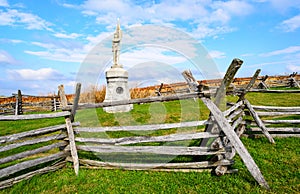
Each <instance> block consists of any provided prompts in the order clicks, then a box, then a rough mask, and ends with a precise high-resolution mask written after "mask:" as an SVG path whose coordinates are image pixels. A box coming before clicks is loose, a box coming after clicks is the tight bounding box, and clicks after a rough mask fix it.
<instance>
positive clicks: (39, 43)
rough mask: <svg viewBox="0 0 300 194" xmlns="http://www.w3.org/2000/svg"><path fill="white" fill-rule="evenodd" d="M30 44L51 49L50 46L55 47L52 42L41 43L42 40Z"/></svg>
mask: <svg viewBox="0 0 300 194" xmlns="http://www.w3.org/2000/svg"><path fill="white" fill-rule="evenodd" d="M31 44H32V45H35V46H39V47H42V48H46V49H51V48H54V47H55V45H53V44H49V43H42V42H31Z"/></svg>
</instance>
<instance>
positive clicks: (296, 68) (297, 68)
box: [286, 64, 300, 72]
mask: <svg viewBox="0 0 300 194" xmlns="http://www.w3.org/2000/svg"><path fill="white" fill-rule="evenodd" d="M286 68H287V69H288V71H292V72H300V65H292V64H289V65H287V66H286Z"/></svg>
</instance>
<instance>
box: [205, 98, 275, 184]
mask: <svg viewBox="0 0 300 194" xmlns="http://www.w3.org/2000/svg"><path fill="white" fill-rule="evenodd" d="M201 100H202V101H203V102H204V104H205V105H206V106H207V108H209V110H210V111H211V114H212V115H213V116H214V118H215V119H214V122H215V123H217V125H218V126H219V128H220V129H222V131H223V132H224V133H225V135H226V137H227V138H228V140H229V141H230V142H231V144H232V146H233V147H234V148H235V150H236V151H237V153H238V154H239V155H240V157H241V159H242V160H243V162H244V164H245V165H246V167H247V169H248V170H249V172H250V173H251V175H252V176H253V177H254V179H255V180H256V181H257V182H258V183H259V184H260V185H261V186H263V187H265V188H266V189H269V188H270V187H269V185H268V183H267V181H266V180H265V179H264V177H263V175H262V173H261V172H260V170H259V168H258V166H257V165H256V163H255V162H254V160H253V158H252V157H251V155H250V154H249V152H248V150H247V149H246V147H245V146H244V144H243V143H242V141H241V140H240V138H239V137H238V136H237V134H236V133H235V132H234V130H233V128H232V127H231V126H230V124H229V123H228V121H227V120H226V119H225V116H224V115H223V113H222V112H221V111H220V109H219V108H218V107H217V106H216V105H215V104H214V103H213V102H212V101H211V100H210V99H208V98H203V97H202V98H201Z"/></svg>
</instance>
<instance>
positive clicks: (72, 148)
mask: <svg viewBox="0 0 300 194" xmlns="http://www.w3.org/2000/svg"><path fill="white" fill-rule="evenodd" d="M77 86H78V85H77ZM80 86H81V85H79V86H78V87H77V88H79V95H80ZM77 88H76V93H78V92H77ZM58 93H59V96H60V100H61V105H62V107H66V106H67V105H68V103H67V97H66V95H65V90H64V86H63V85H60V86H58ZM75 99H76V97H75ZM75 99H74V101H75ZM78 100H79V97H78ZM78 100H76V101H75V102H77V103H78ZM73 106H74V105H73ZM75 106H76V107H75V108H77V106H78V104H77V105H75ZM72 111H73V112H74V113H75V111H76V109H74V110H73V108H72V110H71V115H70V116H67V117H65V122H66V127H67V133H68V138H69V145H70V151H71V157H72V161H73V168H74V171H75V174H76V175H78V172H79V160H78V154H77V148H76V144H75V135H74V130H73V127H72V118H73V117H72Z"/></svg>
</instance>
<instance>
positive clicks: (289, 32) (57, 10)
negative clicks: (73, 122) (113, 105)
mask: <svg viewBox="0 0 300 194" xmlns="http://www.w3.org/2000/svg"><path fill="white" fill-rule="evenodd" d="M117 18H120V21H121V27H122V30H123V39H122V41H123V43H124V45H122V48H124V49H125V48H127V49H125V50H122V54H121V56H120V61H121V63H122V64H123V65H124V68H125V69H127V70H128V71H129V75H130V74H132V77H130V78H129V80H130V82H131V86H141V85H147V83H148V84H149V83H159V82H165V83H168V82H174V81H180V79H182V78H181V77H180V72H181V71H182V70H184V69H192V70H193V65H192V64H191V60H188V59H190V58H193V54H189V53H193V52H196V51H195V50H197V49H199V47H193V48H191V47H186V45H187V43H188V42H189V41H197V42H198V43H199V44H201V45H202V46H203V48H205V50H206V51H207V53H208V54H209V56H210V58H211V59H212V60H213V61H214V62H215V64H216V68H212V69H209V71H211V73H212V72H213V73H214V75H215V76H216V77H218V76H221V75H222V74H224V72H225V71H226V69H227V67H228V65H229V64H230V62H231V61H232V59H233V58H235V57H238V58H240V59H242V60H243V61H244V64H243V66H242V68H241V69H240V71H239V73H238V75H237V76H238V77H245V76H251V75H252V74H253V73H254V72H255V70H256V69H258V68H260V69H262V73H261V75H265V74H268V75H282V74H289V73H292V72H294V71H298V72H300V38H299V37H300V1H296V0H245V1H238V0H228V1H212V0H195V1H193V0H153V1H146V0H140V1H132V0H72V1H71V0H43V1H40V0H23V1H20V0H0V31H1V33H0V74H1V76H0V85H1V87H0V95H11V93H15V92H16V91H17V90H18V89H21V90H22V91H23V93H25V94H32V95H39V94H43V95H45V94H48V93H53V92H56V91H57V86H58V85H59V84H64V85H65V87H66V89H67V92H69V93H70V92H72V91H73V87H74V83H75V82H76V81H78V76H79V77H80V75H79V74H81V73H82V71H83V70H88V71H90V72H93V73H94V74H97V80H96V81H95V80H93V81H94V82H96V84H97V83H98V84H100V85H101V84H104V83H105V77H104V76H103V72H104V70H105V69H107V68H109V66H110V65H109V63H108V64H104V66H103V67H101V68H99V67H98V66H97V67H95V65H97V61H99V59H98V58H97V59H96V58H95V60H94V61H93V65H92V66H89V65H88V63H89V62H88V61H89V60H87V58H89V56H90V58H89V59H91V58H92V57H91V56H92V55H91V52H93V50H94V51H97V52H95V53H94V55H93V56H96V55H103V53H104V52H107V51H110V52H107V55H109V57H111V55H112V53H111V37H112V34H113V32H114V30H115V26H116V22H117ZM149 24H151V25H157V26H164V27H168V28H169V29H170V31H168V30H165V31H163V33H161V31H158V30H157V29H154V28H152V30H151V29H148V30H146V31H143V30H141V29H144V28H141V26H145V25H149ZM126 29H129V30H126ZM130 29H131V31H130ZM132 29H133V30H132ZM165 29H167V28H165ZM171 29H175V30H177V31H178V33H177V32H174V31H172V30H171ZM161 30H163V28H162V29H161ZM137 32H140V34H139V33H137ZM126 33H129V34H130V33H131V34H138V36H139V37H135V36H133V37H135V38H136V39H135V40H134V41H133V42H131V43H135V44H140V43H141V42H139V41H138V40H140V41H142V42H143V41H144V42H143V43H144V45H143V46H140V47H136V48H133V49H132V45H131V47H126V43H128V44H129V42H130V40H129V39H130V37H131V36H126ZM172 33H173V34H172ZM180 33H184V34H186V35H188V36H189V37H191V38H192V39H188V38H187V39H184V40H179V39H176V36H177V35H180ZM162 34H163V35H162ZM170 34H172V35H173V36H169V35H170ZM149 37H151V38H149ZM153 37H159V38H157V40H155V41H154V43H155V44H156V45H157V43H159V45H160V46H153V45H152V46H149V45H150V44H149V43H153V42H152V41H153V40H154V39H153ZM174 37H175V39H176V42H175V41H174ZM158 39H165V40H164V41H167V40H169V44H168V45H163V46H162V44H161V42H159V41H158ZM157 41H158V42H157ZM160 41H161V40H160ZM172 41H173V43H174V44H173V46H172V44H171V43H170V42H172ZM104 42H105V44H102V47H106V49H107V50H105V49H99V48H98V50H97V49H95V48H96V47H97V45H98V46H99V43H104ZM145 44H147V45H148V46H145ZM175 44H176V45H177V46H174V45H175ZM178 45H179V46H181V47H179V46H178ZM129 48H131V49H129ZM180 49H182V52H177V51H178V50H180ZM96 53H98V54H96ZM99 53H100V54H99ZM178 53H181V54H178ZM182 53H184V54H185V55H182ZM187 55H188V56H187ZM109 57H107V58H105V59H106V60H109V59H110V58H109ZM194 62H195V61H194ZM196 62H197V61H196ZM198 62H199V61H198ZM202 62H203V61H202ZM200 63H201V61H200ZM202 65H203V67H204V66H205V65H206V66H205V67H204V68H208V66H209V67H210V66H213V65H212V64H210V62H207V63H206V64H202ZM100 66H101V65H100ZM141 67H143V68H141ZM151 68H152V69H151ZM95 69H97V71H95ZM131 70H132V73H131ZM166 72H169V73H170V74H171V75H173V77H172V76H169V75H168V74H166ZM175 74H176V75H175ZM203 74H206V73H203V72H202V74H201V73H198V72H195V76H196V78H197V79H204V78H208V77H209V78H211V77H210V76H207V75H204V76H203ZM135 75H138V76H135ZM155 75H157V76H158V77H155ZM174 75H175V76H174ZM201 75H202V76H201ZM211 75H212V74H211ZM179 77H180V78H179ZM177 78H178V79H177ZM138 79H139V80H138ZM91 84H93V83H92V82H91ZM94 84H95V83H94Z"/></svg>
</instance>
